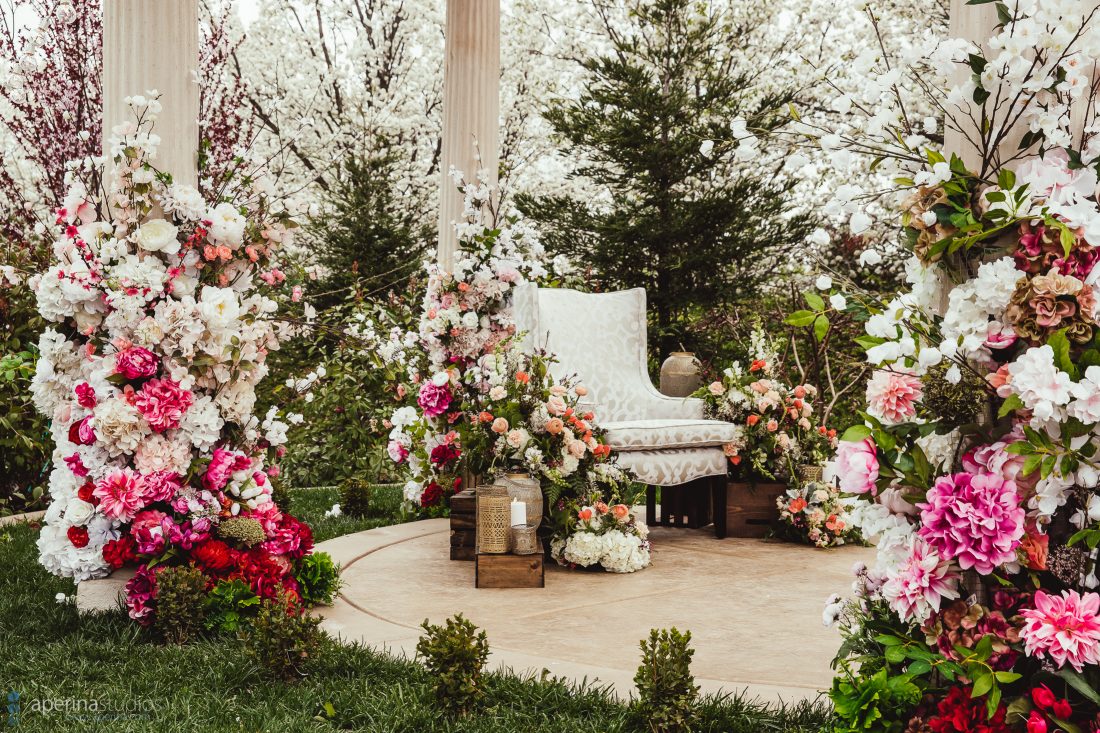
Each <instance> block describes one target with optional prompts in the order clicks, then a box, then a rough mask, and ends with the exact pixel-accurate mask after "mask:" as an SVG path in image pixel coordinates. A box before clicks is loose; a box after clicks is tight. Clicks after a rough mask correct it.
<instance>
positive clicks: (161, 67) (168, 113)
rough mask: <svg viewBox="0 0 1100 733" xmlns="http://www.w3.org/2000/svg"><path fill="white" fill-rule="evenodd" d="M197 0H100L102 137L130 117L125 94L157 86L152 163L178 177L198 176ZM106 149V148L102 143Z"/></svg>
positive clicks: (194, 179) (193, 179) (181, 179)
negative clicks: (155, 147)
mask: <svg viewBox="0 0 1100 733" xmlns="http://www.w3.org/2000/svg"><path fill="white" fill-rule="evenodd" d="M198 13H199V11H198V0H103V131H102V132H103V140H104V143H106V141H107V139H108V137H109V136H110V134H111V128H112V127H114V126H115V125H117V124H119V123H120V122H123V121H125V120H128V119H132V115H131V112H130V109H129V108H128V107H127V106H126V103H125V101H124V100H125V99H126V97H128V96H134V95H138V94H145V92H147V91H149V90H153V89H155V90H157V91H158V92H160V95H161V96H160V101H161V104H162V105H163V108H164V109H163V111H162V113H161V115H160V117H159V118H158V119H157V121H156V126H155V128H154V132H155V133H156V134H157V135H159V136H160V139H161V143H160V148H159V150H158V152H157V158H156V165H157V167H158V168H160V169H162V170H164V171H167V172H170V173H171V174H172V176H173V178H174V180H176V181H177V182H180V183H187V184H190V185H192V186H194V185H196V184H197V182H198V170H197V160H198V149H199V122H198V120H199V85H198V83H197V81H196V80H195V72H196V71H197V70H198V64H199V14H198ZM103 149H104V153H105V154H109V152H110V148H109V147H108V146H107V145H106V144H105V145H104V148H103Z"/></svg>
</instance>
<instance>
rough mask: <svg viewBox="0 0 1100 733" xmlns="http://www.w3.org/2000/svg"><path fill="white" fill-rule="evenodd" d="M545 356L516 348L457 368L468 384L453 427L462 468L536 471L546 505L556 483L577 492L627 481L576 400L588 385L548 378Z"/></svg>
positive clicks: (556, 489)
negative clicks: (463, 462)
mask: <svg viewBox="0 0 1100 733" xmlns="http://www.w3.org/2000/svg"><path fill="white" fill-rule="evenodd" d="M553 361H554V359H553V357H552V356H549V355H546V354H524V353H521V352H520V351H519V349H517V348H511V349H507V348H498V349H497V351H496V352H495V353H493V354H487V355H485V356H483V357H481V359H479V360H478V362H477V364H476V365H474V366H471V367H470V368H469V369H467V371H466V372H465V374H464V378H465V379H466V380H467V383H468V384H467V386H468V387H469V389H468V390H467V395H468V401H467V404H466V412H467V415H466V419H465V420H463V421H462V423H461V426H462V427H460V433H461V435H462V443H463V445H464V446H465V448H466V456H467V462H466V466H467V468H468V470H470V471H472V472H473V473H476V474H481V475H490V474H492V473H495V472H500V471H502V470H503V471H513V470H520V471H525V472H527V473H530V474H531V475H533V476H539V477H541V478H542V479H543V482H544V484H545V485H546V487H547V488H548V489H550V490H548V491H547V494H548V497H549V501H550V503H551V504H553V502H554V501H555V500H556V499H557V496H558V494H560V493H561V489H563V488H572V492H571V493H572V494H573V495H578V494H585V493H587V492H589V491H591V490H592V489H593V488H595V487H598V486H612V487H613V486H616V485H618V484H619V483H622V482H624V481H626V480H627V477H626V475H625V473H624V472H623V470H622V469H620V468H619V467H618V466H617V465H616V464H615V463H614V461H613V460H612V458H611V447H610V446H608V445H607V444H606V443H604V442H603V437H602V431H601V430H600V428H599V426H598V425H596V423H595V414H594V413H593V412H592V411H591V410H588V409H586V408H584V407H582V405H581V404H580V402H581V399H582V398H583V397H584V396H585V395H587V394H588V390H587V389H585V387H584V385H581V384H577V383H576V382H575V380H572V379H562V380H555V379H554V377H553V376H552V375H551V374H550V365H551V364H552V363H553Z"/></svg>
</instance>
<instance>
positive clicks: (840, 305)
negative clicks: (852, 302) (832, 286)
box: [829, 293, 848, 311]
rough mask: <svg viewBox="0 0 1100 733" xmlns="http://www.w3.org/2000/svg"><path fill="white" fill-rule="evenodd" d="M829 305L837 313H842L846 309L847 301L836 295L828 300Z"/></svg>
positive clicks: (838, 294)
mask: <svg viewBox="0 0 1100 733" xmlns="http://www.w3.org/2000/svg"><path fill="white" fill-rule="evenodd" d="M829 305H831V306H832V307H833V308H835V309H836V310H838V311H842V310H844V309H845V308H847V307H848V300H847V298H845V297H844V296H843V295H841V294H840V293H837V294H836V295H833V296H831V297H830V298H829Z"/></svg>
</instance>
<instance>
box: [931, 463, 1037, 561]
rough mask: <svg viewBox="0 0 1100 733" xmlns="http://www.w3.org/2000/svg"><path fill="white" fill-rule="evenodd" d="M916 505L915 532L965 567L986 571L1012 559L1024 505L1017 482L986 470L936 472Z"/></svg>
mask: <svg viewBox="0 0 1100 733" xmlns="http://www.w3.org/2000/svg"><path fill="white" fill-rule="evenodd" d="M926 499H927V502H926V503H924V504H918V505H917V506H918V508H920V509H921V523H922V526H921V528H920V530H919V533H920V536H921V537H922V538H924V540H925V541H926V542H928V544H929V545H931V546H932V547H934V548H935V549H936V550H937V551H938V552H939V553H940V555H942V556H943V557H944V558H946V559H948V560H956V561H958V563H959V566H960V567H962V569H964V570H968V569H970V568H974V569H975V570H977V571H978V572H979V573H981V574H982V575H988V574H990V573H992V572H993V569H994V568H996V567H997V566H998V565H1002V564H1004V563H1007V562H1012V561H1013V560H1015V559H1016V548H1017V547H1019V546H1020V540H1021V538H1023V536H1024V515H1025V512H1024V508H1023V507H1021V506H1020V496H1019V494H1017V493H1016V484H1015V483H1014V482H1012V481H1006V480H1005V479H1004V478H1002V477H1001V476H996V475H993V474H989V473H979V474H971V473H957V474H955V475H953V476H941V477H940V478H939V479H937V480H936V484H935V486H933V487H932V488H931V489H929V490H928V494H927V495H926Z"/></svg>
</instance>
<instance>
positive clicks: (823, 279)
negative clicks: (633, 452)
mask: <svg viewBox="0 0 1100 733" xmlns="http://www.w3.org/2000/svg"><path fill="white" fill-rule="evenodd" d="M814 285H816V286H817V289H818V290H828V289H829V288H831V287H833V279H832V278H831V277H829V276H828V275H818V276H817V280H815V281H814Z"/></svg>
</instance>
